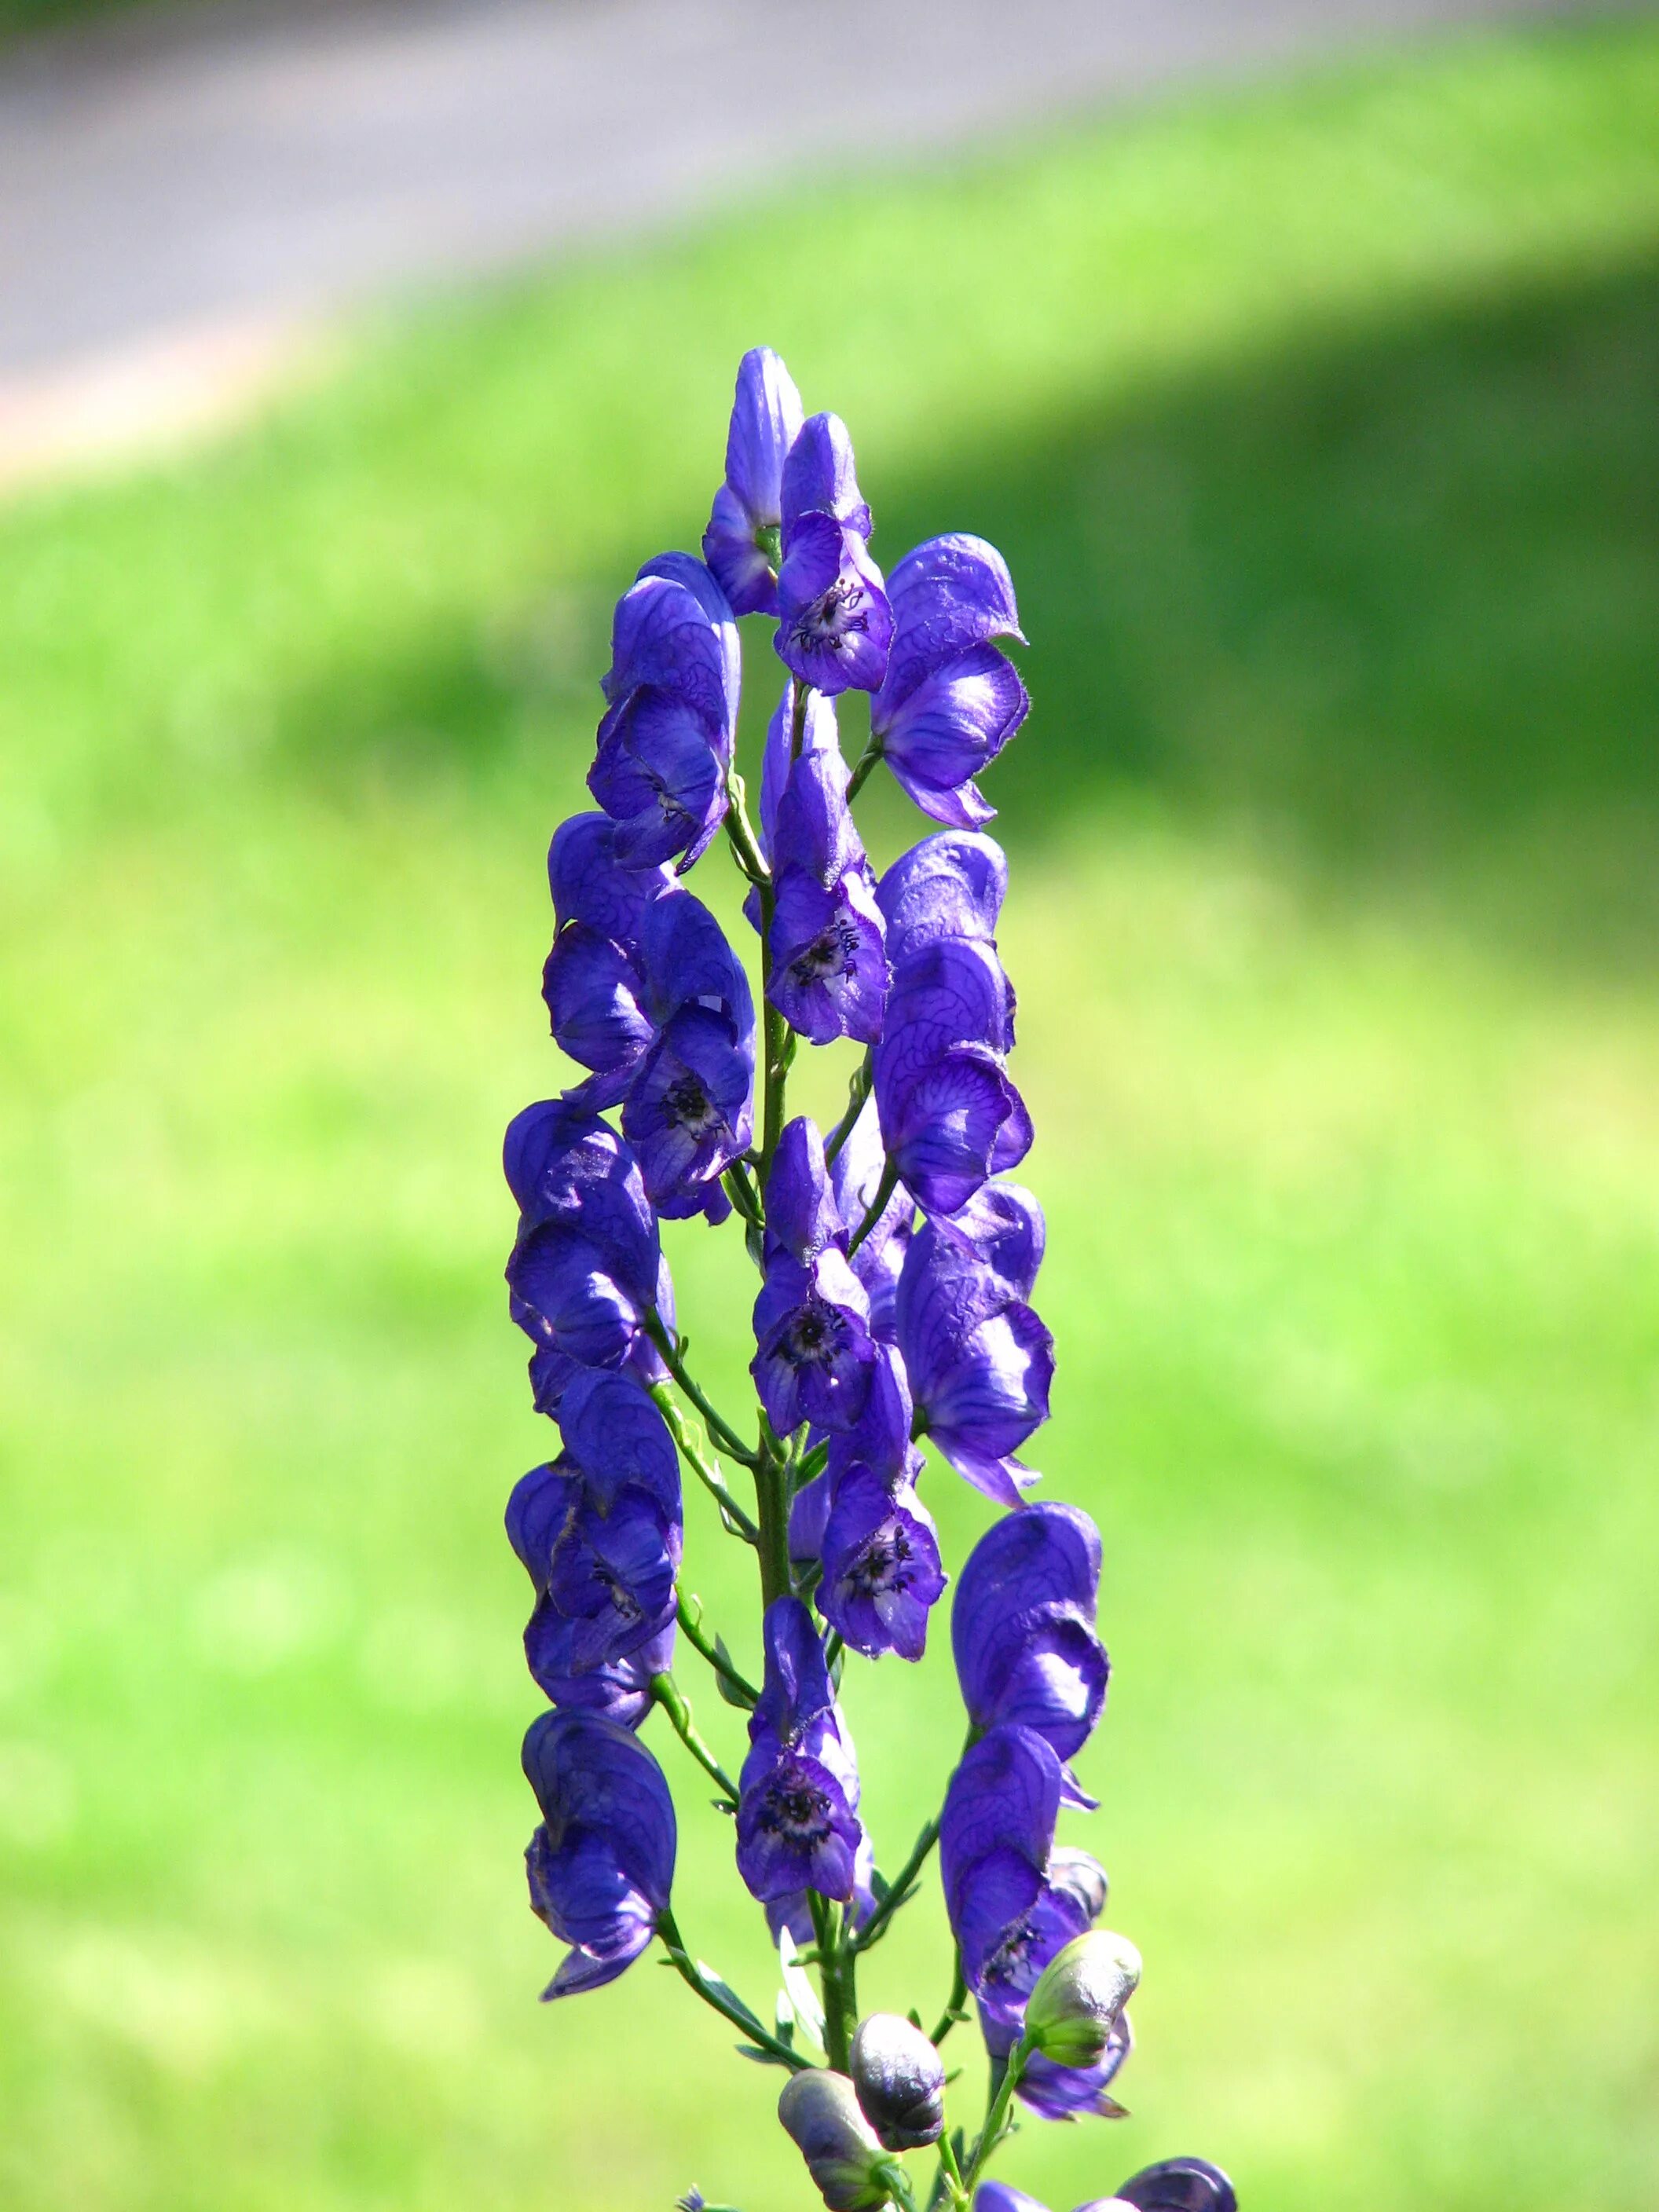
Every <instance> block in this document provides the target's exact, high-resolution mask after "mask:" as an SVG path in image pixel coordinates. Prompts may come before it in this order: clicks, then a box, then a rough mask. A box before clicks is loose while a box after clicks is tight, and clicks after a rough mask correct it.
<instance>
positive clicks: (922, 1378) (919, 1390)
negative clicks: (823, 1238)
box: [895, 1183, 1054, 1505]
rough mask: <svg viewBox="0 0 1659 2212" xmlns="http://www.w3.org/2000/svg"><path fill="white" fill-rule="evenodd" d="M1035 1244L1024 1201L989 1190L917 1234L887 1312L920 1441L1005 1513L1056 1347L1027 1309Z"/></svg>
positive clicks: (1029, 1205) (1043, 1400)
mask: <svg viewBox="0 0 1659 2212" xmlns="http://www.w3.org/2000/svg"><path fill="white" fill-rule="evenodd" d="M1042 1237H1043V1232H1042V1210H1041V1208H1040V1207H1039V1206H1038V1205H1037V1202H1036V1200H1035V1199H1034V1198H1032V1197H1031V1196H1030V1193H1029V1192H1026V1191H1024V1190H1021V1189H1020V1188H1018V1186H1017V1185H1016V1184H1013V1183H994V1184H990V1185H987V1188H985V1190H984V1191H982V1192H981V1194H980V1196H979V1197H978V1198H977V1199H976V1200H975V1201H974V1203H973V1205H972V1206H970V1207H969V1209H967V1210H966V1211H965V1212H963V1214H962V1215H961V1216H959V1217H958V1218H957V1221H955V1222H950V1221H941V1220H939V1219H937V1218H934V1219H931V1220H929V1221H928V1222H927V1223H926V1224H925V1225H924V1226H923V1227H922V1228H921V1230H919V1231H918V1232H917V1233H916V1236H915V1238H914V1239H913V1240H912V1242H911V1245H910V1249H909V1250H908V1253H907V1254H906V1255H905V1260H904V1267H903V1271H902V1273H901V1274H900V1277H899V1283H898V1293H897V1297H896V1306H895V1311H896V1322H897V1330H898V1342H899V1349H900V1351H901V1352H902V1354H903V1358H904V1364H905V1368H906V1370H907V1371H908V1375H909V1378H910V1388H911V1390H912V1393H913V1394H914V1395H915V1402H916V1408H917V1411H918V1412H919V1413H920V1414H921V1417H922V1419H923V1421H924V1422H925V1424H926V1426H927V1434H928V1435H929V1437H931V1438H932V1439H933V1442H934V1443H936V1444H937V1445H938V1446H939V1449H940V1450H941V1451H942V1452H943V1453H944V1454H945V1457H946V1458H947V1459H948V1460H949V1461H950V1462H951V1465H952V1466H953V1467H954V1468H956V1470H957V1473H958V1474H961V1475H963V1476H964V1477H965V1478H966V1479H967V1480H968V1481H969V1482H971V1483H972V1484H973V1485H974V1486H975V1488H976V1489H979V1490H982V1491H983V1492H985V1494H986V1496H987V1498H996V1499H997V1500H998V1501H999V1502H1000V1504H1005V1505H1017V1504H1018V1503H1019V1498H1020V1492H1021V1487H1022V1485H1023V1484H1024V1483H1026V1482H1029V1481H1030V1479H1031V1478H1030V1475H1029V1474H1028V1473H1027V1471H1026V1470H1025V1468H1023V1467H1022V1465H1021V1464H1020V1462H1019V1461H1018V1459H1016V1458H1015V1457H1014V1454H1015V1453H1016V1452H1017V1451H1018V1448H1019V1447H1020V1445H1021V1444H1023V1443H1024V1441H1025V1439H1026V1438H1027V1437H1029V1436H1030V1434H1031V1433H1032V1431H1034V1430H1035V1429H1036V1428H1038V1427H1039V1426H1040V1425H1042V1422H1044V1421H1046V1420H1047V1419H1048V1388H1049V1384H1050V1383H1051V1382H1052V1380H1053V1377H1054V1340H1053V1338H1052V1337H1051V1336H1050V1335H1049V1334H1048V1329H1047V1328H1045V1327H1044V1325H1043V1323H1042V1321H1041V1320H1039V1318H1038V1317H1037V1316H1036V1313H1035V1312H1034V1311H1033V1310H1032V1308H1031V1307H1030V1304H1027V1302H1026V1301H1027V1298H1028V1297H1029V1294H1030V1289H1031V1286H1032V1285H1033V1283H1034V1282H1035V1280H1036V1272H1037V1267H1038V1265H1039V1264H1040V1262H1041V1261H1042Z"/></svg>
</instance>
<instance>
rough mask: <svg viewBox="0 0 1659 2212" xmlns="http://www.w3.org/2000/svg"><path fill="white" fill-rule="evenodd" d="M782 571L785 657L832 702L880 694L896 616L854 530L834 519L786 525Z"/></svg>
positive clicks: (781, 648) (780, 648)
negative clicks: (840, 696)
mask: <svg viewBox="0 0 1659 2212" xmlns="http://www.w3.org/2000/svg"><path fill="white" fill-rule="evenodd" d="M784 549H785V550H784V556H783V566H782V568H781V569H780V570H779V571H778V629H777V637H776V640H775V643H776V646H777V652H778V658H779V659H781V661H782V662H783V663H784V665H785V666H786V667H787V668H788V669H789V670H790V671H792V672H793V674H794V675H796V676H797V677H799V678H800V679H801V681H802V682H803V683H806V684H812V685H814V686H815V687H816V689H817V690H820V691H825V692H828V693H829V696H831V697H832V698H833V697H835V696H836V694H837V693H839V692H842V691H873V690H875V689H876V687H877V685H878V684H879V683H880V682H881V679H882V677H883V675H884V672H885V671H886V667H887V647H888V643H889V641H890V638H891V637H892V635H893V617H892V615H891V613H890V611H889V609H888V605H887V595H886V593H885V592H884V591H883V589H882V583H881V571H880V569H879V568H877V566H876V564H875V562H873V561H872V559H871V558H870V556H869V554H868V552H867V551H866V550H865V544H864V540H863V538H860V535H859V534H858V532H856V531H855V530H848V529H847V528H845V527H843V526H842V524H840V523H839V522H837V521H836V520H834V518H833V517H832V516H830V515H828V514H805V515H803V516H802V517H801V519H800V520H799V523H797V524H796V525H795V526H794V527H793V530H791V529H789V528H788V527H787V526H786V529H785V534H784Z"/></svg>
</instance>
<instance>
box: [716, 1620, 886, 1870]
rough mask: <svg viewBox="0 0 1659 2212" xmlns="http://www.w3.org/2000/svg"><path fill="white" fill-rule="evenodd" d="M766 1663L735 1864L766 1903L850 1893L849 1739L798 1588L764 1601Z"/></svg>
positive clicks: (854, 1806) (852, 1781)
mask: <svg viewBox="0 0 1659 2212" xmlns="http://www.w3.org/2000/svg"><path fill="white" fill-rule="evenodd" d="M765 1640H766V1671H765V1675H764V1678H763V1686H762V1691H761V1696H760V1702H759V1703H758V1704H757V1705H756V1707H755V1710H754V1712H753V1713H752V1714H751V1715H750V1722H749V1756H748V1758H747V1759H745V1760H744V1765H743V1773H742V1775H741V1777H740V1778H739V1785H738V1787H739V1802H738V1873H739V1874H740V1875H742V1876H743V1879H744V1883H745V1884H746V1885H747V1887H748V1888H749V1891H750V1895H751V1896H753V1897H756V1898H757V1899H759V1900H760V1901H761V1903H762V1904H772V1903H781V1902H782V1901H783V1900H784V1899H789V1898H792V1897H793V1894H794V1893H795V1892H797V1891H799V1890H805V1889H811V1890H816V1891H817V1893H818V1894H819V1895H820V1896H822V1897H829V1898H835V1899H838V1900H839V1901H840V1902H841V1903H842V1904H846V1903H848V1902H849V1901H850V1900H851V1899H852V1897H853V1893H854V1882H855V1879H856V1873H857V1861H858V1857H859V1851H860V1844H861V1843H862V1841H863V1834H864V1832H863V1828H862V1826H861V1825H860V1820H859V1817H858V1802H859V1781H858V1768H857V1765H856V1763H855V1761H854V1756H853V1745H852V1740H851V1738H850V1737H849V1736H848V1734H847V1731H846V1729H845V1727H844V1726H843V1724H842V1718H841V1715H840V1713H839V1711H837V1710H836V1702H835V1696H834V1692H832V1690H831V1688H830V1686H829V1669H828V1668H826V1667H825V1665H824V1662H823V1646H822V1644H820V1643H819V1642H818V1638H817V1631H816V1630H815V1629H814V1627H813V1626H812V1620H811V1614H810V1613H808V1612H807V1610H806V1607H805V1606H804V1605H803V1604H802V1603H801V1601H800V1600H799V1598H797V1597H781V1598H775V1600H774V1601H773V1602H772V1603H771V1605H770V1606H769V1607H768V1608H767V1613H766V1622H765Z"/></svg>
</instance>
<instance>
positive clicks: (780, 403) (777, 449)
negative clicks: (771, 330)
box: [702, 346, 801, 615]
mask: <svg viewBox="0 0 1659 2212" xmlns="http://www.w3.org/2000/svg"><path fill="white" fill-rule="evenodd" d="M800 428H801V404H800V394H799V392H797V391H796V389H795V386H794V384H793V380H791V378H790V374H789V372H788V370H787V368H785V367H784V365H783V363H782V362H781V361H780V360H779V358H778V356H777V355H776V354H775V353H774V352H773V350H772V349H771V347H770V346H756V347H754V348H752V349H750V351H749V352H748V353H746V354H744V357H743V359H742V361H741V362H739V363H738V389H737V396H736V398H735V400H734V401H733V403H732V424H731V428H730V429H729V430H728V431H727V433H726V481H725V482H724V483H722V484H721V486H720V489H719V490H718V491H717V492H716V493H715V494H714V507H713V509H712V511H711V512H710V514H709V517H708V529H707V530H705V531H704V532H703V534H702V557H703V559H704V560H705V561H706V562H708V566H709V568H710V569H711V570H712V571H713V572H714V577H715V580H716V581H717V582H718V583H719V584H720V588H721V590H722V591H723V592H725V593H726V599H728V601H729V602H730V603H731V607H732V613H733V614H738V615H775V614H776V612H777V611H778V595H777V558H778V551H777V541H778V532H779V530H780V528H781V525H782V521H783V465H784V461H785V459H786V457H787V454H788V452H789V449H790V447H792V446H793V444H794V442H795V441H796V439H797V438H798V437H799V434H800Z"/></svg>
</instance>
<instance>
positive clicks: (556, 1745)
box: [524, 1711, 676, 1999]
mask: <svg viewBox="0 0 1659 2212" xmlns="http://www.w3.org/2000/svg"><path fill="white" fill-rule="evenodd" d="M524 1771H525V1774H526V1778H527V1779H528V1781H529V1784H530V1786H531V1788H532V1790H534V1791H535V1793H536V1802H537V1803H538V1805H539V1806H540V1807H541V1811H542V1825H541V1826H539V1827H538V1829H537V1831H536V1832H535V1834H534V1835H533V1836H532V1838H531V1839H530V1848H529V1850H527V1851H526V1853H525V1866H526V1873H527V1874H528V1876H529V1881H530V1902H531V1906H532V1910H533V1911H535V1913H536V1914H537V1916H538V1918H540V1919H542V1920H544V1921H545V1922H546V1923H547V1925H548V1926H549V1927H550V1929H552V1931H553V1933H554V1934H555V1935H556V1936H557V1937H558V1938H559V1940H560V1941H561V1942H564V1943H568V1944H569V1945H570V1946H571V1949H570V1954H569V1955H568V1958H566V1959H565V1960H564V1961H563V1963H562V1965H561V1966H560V1968H559V1971H558V1972H557V1973H556V1974H555V1976H554V1977H553V1979H552V1981H551V1982H550V1984H548V1986H547V1988H546V1989H545V1990H543V1992H542V1995H543V1997H544V1999H545V1998H549V1997H561V1996H569V1995H571V1994H572V1993H573V1992H574V1991H575V1990H593V1989H599V1987H601V1986H602V1984H605V1983H606V1982H611V1981H614V1980H615V1979H616V1978H617V1975H618V1974H620V1973H621V1972H623V1969H624V1968H625V1967H627V1966H631V1965H632V1964H633V1962H634V1960H635V1959H637V1958H638V1957H639V1955H640V1954H641V1951H643V1950H644V1949H645V1948H646V1946H647V1944H648V1943H649V1942H650V1941H651V1938H652V1936H653V1933H654V1931H655V1927H656V1920H657V1915H658V1914H659V1912H662V1911H665V1910H666V1908H667V1905H668V1894H669V1890H670V1887H671V1884H672V1882H673V1879H674V1852H675V1844H676V1834H675V1826H674V1804H673V1800H672V1799H671V1797H670V1796H669V1794H668V1784H667V1783H666V1782H665V1780H664V1778H663V1773H662V1769H661V1768H660V1767H659V1765H658V1764H657V1762H656V1760H655V1759H653V1757H652V1755H651V1753H649V1752H648V1751H647V1749H646V1748H645V1746H644V1745H643V1744H642V1743H641V1741H639V1739H638V1737H637V1736H635V1735H630V1734H629V1731H628V1730H627V1729H625V1728H622V1727H620V1726H618V1725H617V1723H616V1722H614V1721H611V1720H606V1719H605V1718H603V1717H601V1716H599V1714H597V1713H588V1712H575V1711H564V1712H553V1713H544V1714H543V1715H542V1717H541V1718H540V1719H539V1720H538V1721H536V1722H534V1723H532V1726H531V1729H530V1731H529V1733H528V1735H526V1737H525V1740H524Z"/></svg>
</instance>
